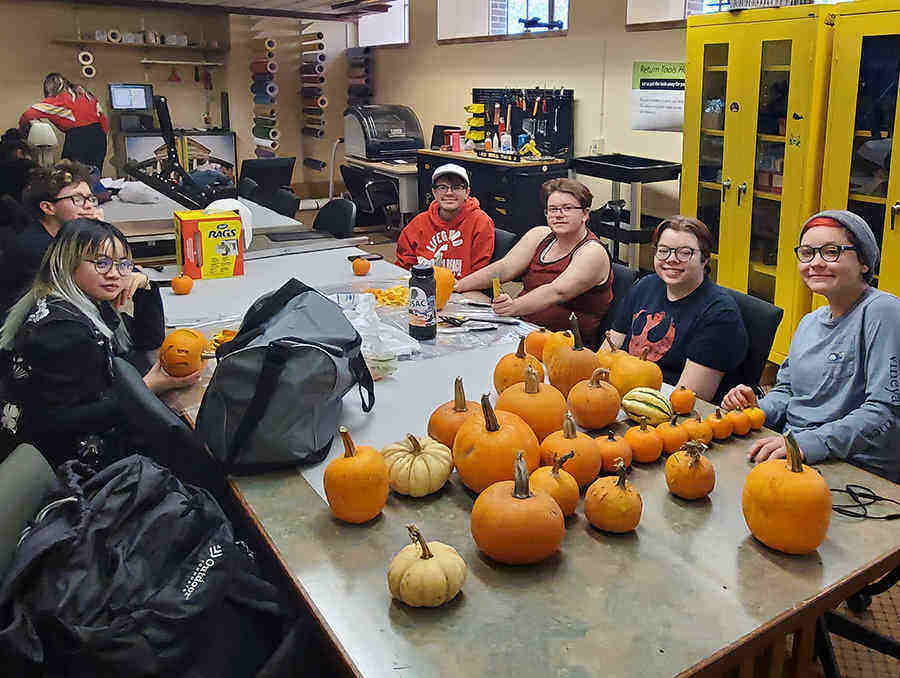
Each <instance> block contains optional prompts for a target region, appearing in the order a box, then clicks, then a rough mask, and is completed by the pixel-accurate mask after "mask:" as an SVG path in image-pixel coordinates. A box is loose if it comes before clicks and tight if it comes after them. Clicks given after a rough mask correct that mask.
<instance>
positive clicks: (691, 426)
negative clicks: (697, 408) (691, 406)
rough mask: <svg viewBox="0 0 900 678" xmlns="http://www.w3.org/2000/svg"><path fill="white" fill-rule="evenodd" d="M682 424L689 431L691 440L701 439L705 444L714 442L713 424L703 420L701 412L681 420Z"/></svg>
mask: <svg viewBox="0 0 900 678" xmlns="http://www.w3.org/2000/svg"><path fill="white" fill-rule="evenodd" d="M681 426H682V428H684V430H685V431H686V432H687V434H688V439H689V440H699V441H700V442H701V443H703V444H704V445H709V444H710V443H711V442H712V439H713V430H712V426H710V425H709V422H706V421H703V420H702V419H701V418H700V415H699V414H697V413H694V416H693V418H688V419H685V420H684V421H683V422H681Z"/></svg>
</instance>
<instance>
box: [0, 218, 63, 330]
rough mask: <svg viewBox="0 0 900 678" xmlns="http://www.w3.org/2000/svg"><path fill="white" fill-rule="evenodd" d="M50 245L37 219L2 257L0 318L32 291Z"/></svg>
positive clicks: (50, 239)
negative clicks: (30, 289)
mask: <svg viewBox="0 0 900 678" xmlns="http://www.w3.org/2000/svg"><path fill="white" fill-rule="evenodd" d="M51 242H53V236H51V235H50V234H49V233H47V231H46V230H45V229H44V227H43V226H42V225H41V222H40V221H38V220H37V219H35V220H34V221H32V222H31V223H30V224H28V226H26V227H25V228H24V229H23V230H22V232H21V233H19V234H18V235H17V236H16V237H15V238H14V239H13V240H12V242H11V243H10V246H9V249H8V250H7V251H6V252H4V253H3V256H2V257H0V304H2V308H0V317H3V316H5V315H6V312H7V311H9V309H10V307H11V306H12V305H13V304H15V303H16V302H17V301H18V300H19V299H20V298H21V297H22V295H23V294H25V292H27V291H28V289H29V288H30V287H31V284H32V283H33V282H34V277H35V276H36V275H37V272H38V271H39V270H40V268H41V261H42V260H43V259H44V253H45V252H46V251H47V248H48V247H50V243H51Z"/></svg>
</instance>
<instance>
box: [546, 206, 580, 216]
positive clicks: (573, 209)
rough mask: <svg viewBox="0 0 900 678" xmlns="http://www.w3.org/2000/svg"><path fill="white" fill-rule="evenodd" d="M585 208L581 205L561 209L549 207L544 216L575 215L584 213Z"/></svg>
mask: <svg viewBox="0 0 900 678" xmlns="http://www.w3.org/2000/svg"><path fill="white" fill-rule="evenodd" d="M583 211H584V207H582V206H581V205H562V206H561V207H548V208H546V209H545V210H544V214H546V215H547V216H548V217H549V216H550V215H554V214H564V215H565V216H569V215H570V214H575V212H583Z"/></svg>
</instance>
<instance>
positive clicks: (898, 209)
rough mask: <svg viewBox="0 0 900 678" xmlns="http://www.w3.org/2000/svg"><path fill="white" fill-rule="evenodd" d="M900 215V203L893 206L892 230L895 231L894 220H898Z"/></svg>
mask: <svg viewBox="0 0 900 678" xmlns="http://www.w3.org/2000/svg"><path fill="white" fill-rule="evenodd" d="M898 213H900V202H895V203H894V204H893V205H892V206H891V230H892V231H893V230H894V220H895V219H896V218H897V214H898Z"/></svg>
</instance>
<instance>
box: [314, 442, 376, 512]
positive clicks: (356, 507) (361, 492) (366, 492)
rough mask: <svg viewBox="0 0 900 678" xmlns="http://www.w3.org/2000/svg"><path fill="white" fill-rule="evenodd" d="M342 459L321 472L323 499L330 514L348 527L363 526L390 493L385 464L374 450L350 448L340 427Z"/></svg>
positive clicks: (352, 445)
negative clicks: (326, 501)
mask: <svg viewBox="0 0 900 678" xmlns="http://www.w3.org/2000/svg"><path fill="white" fill-rule="evenodd" d="M338 430H339V431H340V434H341V440H343V442H344V456H342V457H338V458H337V459H333V460H331V462H330V463H329V464H328V466H327V467H326V468H325V498H326V499H327V500H328V506H329V507H330V508H331V512H332V513H333V514H334V515H335V516H336V517H338V518H340V519H341V520H343V521H345V522H348V523H365V522H368V521H370V520H372V518H374V517H375V516H377V515H378V514H379V513H381V509H383V508H384V505H385V503H386V502H387V498H388V490H389V489H390V482H389V474H388V467H387V464H385V463H384V459H383V458H382V456H381V453H379V452H378V450H376V449H375V448H374V447H369V446H368V445H360V446H359V447H357V446H356V445H354V444H353V439H352V438H351V437H350V433H349V432H348V431H347V429H346V428H344V427H343V426H341V427H340V429H338Z"/></svg>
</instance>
